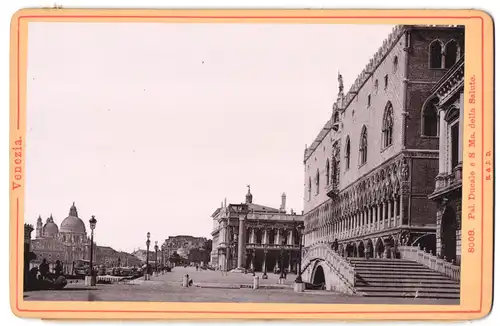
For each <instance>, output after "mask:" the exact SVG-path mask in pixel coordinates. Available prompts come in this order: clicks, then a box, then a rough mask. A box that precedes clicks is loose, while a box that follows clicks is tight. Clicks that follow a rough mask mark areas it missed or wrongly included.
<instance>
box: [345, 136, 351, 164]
mask: <svg viewBox="0 0 500 326" xmlns="http://www.w3.org/2000/svg"><path fill="white" fill-rule="evenodd" d="M350 166H351V139H350V138H349V136H347V138H346V140H345V169H346V170H349V167H350Z"/></svg>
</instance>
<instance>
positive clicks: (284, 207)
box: [280, 193, 286, 212]
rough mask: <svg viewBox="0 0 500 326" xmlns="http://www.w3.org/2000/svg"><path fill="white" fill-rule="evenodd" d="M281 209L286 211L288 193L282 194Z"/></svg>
mask: <svg viewBox="0 0 500 326" xmlns="http://www.w3.org/2000/svg"><path fill="white" fill-rule="evenodd" d="M280 211H282V212H285V211H286V194H285V193H283V194H282V195H281V206H280Z"/></svg>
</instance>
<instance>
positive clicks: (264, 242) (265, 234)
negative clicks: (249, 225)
mask: <svg viewBox="0 0 500 326" xmlns="http://www.w3.org/2000/svg"><path fill="white" fill-rule="evenodd" d="M262 243H263V244H269V235H268V233H267V228H265V229H264V239H263V240H262Z"/></svg>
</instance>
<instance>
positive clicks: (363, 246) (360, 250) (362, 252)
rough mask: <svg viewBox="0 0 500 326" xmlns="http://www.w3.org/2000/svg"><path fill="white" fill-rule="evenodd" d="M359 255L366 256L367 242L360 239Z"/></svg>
mask: <svg viewBox="0 0 500 326" xmlns="http://www.w3.org/2000/svg"><path fill="white" fill-rule="evenodd" d="M358 257H365V244H364V243H363V241H360V242H359V245H358Z"/></svg>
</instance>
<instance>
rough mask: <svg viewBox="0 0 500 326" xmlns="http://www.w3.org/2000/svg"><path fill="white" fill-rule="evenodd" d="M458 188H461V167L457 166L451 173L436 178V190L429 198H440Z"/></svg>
mask: <svg viewBox="0 0 500 326" xmlns="http://www.w3.org/2000/svg"><path fill="white" fill-rule="evenodd" d="M460 187H462V166H461V165H458V166H456V167H455V168H454V169H453V171H452V172H451V173H446V174H440V175H438V176H437V177H436V189H435V190H434V192H433V193H432V194H431V195H430V196H429V198H430V199H434V198H436V197H440V196H441V195H443V194H445V193H448V192H449V191H452V190H455V189H457V188H460Z"/></svg>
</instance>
